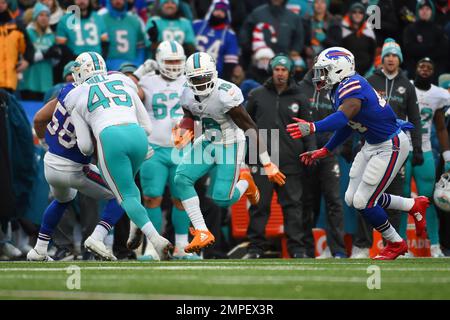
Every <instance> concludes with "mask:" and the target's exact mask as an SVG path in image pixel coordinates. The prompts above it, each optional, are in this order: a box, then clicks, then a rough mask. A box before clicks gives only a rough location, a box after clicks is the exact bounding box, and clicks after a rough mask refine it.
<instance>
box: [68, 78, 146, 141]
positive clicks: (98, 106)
mask: <svg viewBox="0 0 450 320" xmlns="http://www.w3.org/2000/svg"><path fill="white" fill-rule="evenodd" d="M64 102H65V105H66V108H67V110H68V111H69V112H70V113H71V114H72V117H73V113H74V111H75V110H76V111H77V113H78V114H79V115H80V117H81V118H82V119H83V120H84V121H85V122H86V124H87V125H88V126H89V127H90V128H91V129H92V132H93V134H94V136H95V138H97V139H98V138H99V135H100V133H101V132H102V130H103V129H105V128H106V127H109V126H113V125H120V124H126V123H136V124H140V125H141V126H143V127H144V129H146V131H147V133H148V134H149V130H151V123H150V119H148V115H147V113H146V112H145V108H144V106H143V104H142V102H141V100H140V99H139V97H138V95H137V87H136V85H135V83H134V82H133V81H132V80H131V79H130V78H128V77H127V76H125V75H124V74H122V73H119V72H114V73H108V74H107V75H105V76H103V75H96V76H93V77H91V78H90V79H88V80H87V81H85V82H84V83H82V84H81V85H79V86H77V87H75V88H74V89H73V90H72V91H71V92H70V93H69V94H68V95H67V96H66V98H65V100H64ZM142 112H143V113H144V115H145V117H146V118H147V121H145V120H146V119H142ZM142 120H143V121H142ZM144 122H145V123H144ZM148 125H150V128H147V127H146V126H148ZM80 134H85V132H81V133H80V132H77V137H78V138H79V136H80Z"/></svg>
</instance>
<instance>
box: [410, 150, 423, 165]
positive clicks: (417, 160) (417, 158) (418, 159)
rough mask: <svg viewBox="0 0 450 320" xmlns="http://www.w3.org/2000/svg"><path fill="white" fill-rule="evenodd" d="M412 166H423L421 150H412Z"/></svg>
mask: <svg viewBox="0 0 450 320" xmlns="http://www.w3.org/2000/svg"><path fill="white" fill-rule="evenodd" d="M411 163H412V165H413V166H420V165H422V164H423V153H422V150H417V149H414V150H413V157H412V161H411Z"/></svg>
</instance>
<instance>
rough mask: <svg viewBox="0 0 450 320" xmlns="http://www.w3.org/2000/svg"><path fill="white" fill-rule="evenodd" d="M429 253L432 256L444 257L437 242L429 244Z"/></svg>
mask: <svg viewBox="0 0 450 320" xmlns="http://www.w3.org/2000/svg"><path fill="white" fill-rule="evenodd" d="M430 253H431V257H432V258H444V257H445V255H444V253H442V250H441V246H440V245H438V244H432V245H431V246H430Z"/></svg>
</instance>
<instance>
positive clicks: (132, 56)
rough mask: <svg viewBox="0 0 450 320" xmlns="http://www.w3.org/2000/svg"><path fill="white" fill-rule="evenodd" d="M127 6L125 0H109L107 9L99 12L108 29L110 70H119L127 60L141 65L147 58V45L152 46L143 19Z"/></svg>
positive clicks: (108, 61)
mask: <svg viewBox="0 0 450 320" xmlns="http://www.w3.org/2000/svg"><path fill="white" fill-rule="evenodd" d="M127 6H128V3H127V2H126V1H125V0H107V1H106V8H107V9H105V10H102V11H101V12H100V13H99V14H100V16H101V17H102V18H103V22H104V24H105V27H106V30H107V31H108V39H109V50H108V56H107V57H106V66H107V68H108V70H118V69H119V67H120V65H121V64H122V63H124V62H126V61H132V62H133V63H134V64H136V65H141V64H142V63H143V62H144V58H145V47H148V46H150V43H149V40H148V36H147V33H146V32H145V30H144V25H143V23H142V21H141V20H140V18H139V17H138V16H137V15H136V14H134V13H133V12H129V11H128V10H127Z"/></svg>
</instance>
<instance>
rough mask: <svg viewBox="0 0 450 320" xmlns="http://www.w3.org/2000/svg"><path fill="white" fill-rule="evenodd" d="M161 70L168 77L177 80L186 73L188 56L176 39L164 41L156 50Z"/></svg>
mask: <svg viewBox="0 0 450 320" xmlns="http://www.w3.org/2000/svg"><path fill="white" fill-rule="evenodd" d="M156 62H157V63H158V68H159V72H160V73H161V74H162V75H163V76H164V77H166V78H168V79H171V80H176V79H178V78H179V77H181V76H182V75H183V73H184V69H185V65H186V56H185V55H184V49H183V47H182V46H181V45H180V44H179V43H178V42H176V41H163V42H161V43H160V44H159V46H158V49H157V50H156Z"/></svg>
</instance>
